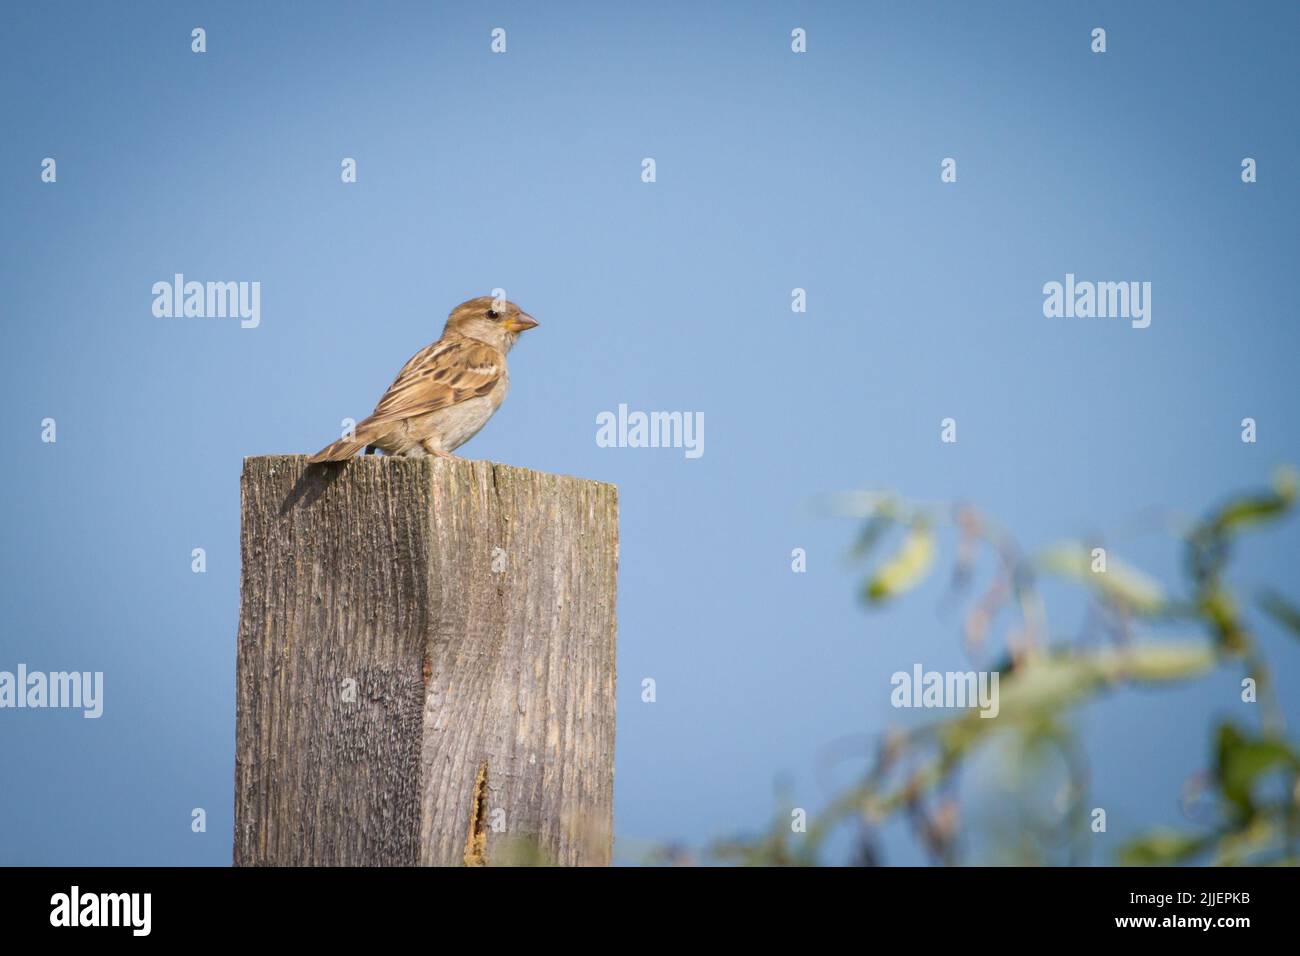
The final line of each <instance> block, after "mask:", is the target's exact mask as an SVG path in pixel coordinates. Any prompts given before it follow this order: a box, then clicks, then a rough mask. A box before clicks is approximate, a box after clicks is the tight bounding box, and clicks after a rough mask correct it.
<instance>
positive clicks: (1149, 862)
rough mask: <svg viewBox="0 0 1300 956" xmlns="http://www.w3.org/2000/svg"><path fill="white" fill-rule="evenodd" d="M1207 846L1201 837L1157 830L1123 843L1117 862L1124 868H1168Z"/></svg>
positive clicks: (1204, 839) (1174, 831)
mask: <svg viewBox="0 0 1300 956" xmlns="http://www.w3.org/2000/svg"><path fill="white" fill-rule="evenodd" d="M1207 845H1208V840H1207V839H1206V838H1205V837H1203V836H1197V835H1196V834H1193V833H1182V832H1180V831H1178V830H1168V829H1158V830H1153V831H1151V832H1150V833H1148V834H1147V835H1146V836H1142V837H1138V838H1137V839H1134V840H1130V841H1129V842H1127V843H1125V844H1124V845H1123V846H1122V847H1120V851H1119V860H1120V862H1121V863H1122V864H1124V865H1125V866H1169V865H1171V864H1174V863H1181V862H1183V861H1185V860H1188V859H1190V858H1191V857H1193V856H1195V855H1196V854H1197V853H1199V852H1200V851H1201V850H1202V849H1204V848H1205V847H1206V846H1207Z"/></svg>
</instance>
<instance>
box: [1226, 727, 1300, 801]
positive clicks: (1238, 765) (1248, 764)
mask: <svg viewBox="0 0 1300 956" xmlns="http://www.w3.org/2000/svg"><path fill="white" fill-rule="evenodd" d="M1278 767H1289V768H1291V769H1292V770H1296V769H1300V759H1297V757H1296V755H1295V754H1293V753H1292V752H1291V750H1290V748H1289V747H1287V745H1286V742H1285V741H1283V740H1279V739H1277V738H1275V737H1247V736H1246V735H1245V734H1243V733H1242V732H1241V731H1240V730H1238V729H1237V728H1236V727H1234V726H1233V725H1232V724H1221V725H1220V726H1219V732H1218V736H1217V739H1216V741H1215V755H1214V776H1215V779H1216V780H1217V781H1218V784H1219V790H1220V791H1221V792H1222V793H1223V796H1224V799H1225V800H1227V801H1228V803H1229V804H1230V805H1231V807H1232V809H1233V812H1234V813H1235V814H1236V816H1237V817H1238V819H1241V820H1248V819H1250V817H1252V816H1253V815H1254V813H1255V803H1254V789H1255V784H1256V782H1257V781H1258V780H1259V779H1260V777H1262V776H1263V775H1264V774H1266V773H1267V772H1268V771H1270V770H1273V769H1276V768H1278Z"/></svg>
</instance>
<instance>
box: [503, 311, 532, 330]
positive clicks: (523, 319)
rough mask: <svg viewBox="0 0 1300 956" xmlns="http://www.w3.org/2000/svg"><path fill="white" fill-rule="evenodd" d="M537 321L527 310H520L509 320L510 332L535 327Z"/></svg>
mask: <svg viewBox="0 0 1300 956" xmlns="http://www.w3.org/2000/svg"><path fill="white" fill-rule="evenodd" d="M537 325H538V322H537V320H536V319H534V318H533V317H532V316H531V315H529V314H528V313H527V312H520V313H519V314H518V315H517V316H515V317H514V318H513V319H511V320H510V322H509V327H510V331H511V332H524V331H526V330H528V329H535V328H537Z"/></svg>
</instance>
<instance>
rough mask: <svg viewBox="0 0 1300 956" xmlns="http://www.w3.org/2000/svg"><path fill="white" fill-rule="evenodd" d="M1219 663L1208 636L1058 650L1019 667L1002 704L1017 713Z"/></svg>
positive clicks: (1192, 674) (1171, 677) (1182, 675)
mask: <svg viewBox="0 0 1300 956" xmlns="http://www.w3.org/2000/svg"><path fill="white" fill-rule="evenodd" d="M1214 663H1215V656H1214V649H1213V648H1212V647H1211V646H1210V645H1208V644H1206V643H1205V642H1204V641H1158V642H1157V641H1152V642H1150V643H1146V644H1132V645H1129V646H1127V647H1123V648H1118V649H1115V648H1107V649H1105V650H1101V651H1095V652H1092V653H1089V654H1058V655H1053V656H1051V657H1047V658H1042V659H1038V660H1034V661H1033V662H1031V663H1029V664H1026V665H1023V666H1021V667H1019V668H1017V669H1016V671H1015V675H1014V676H1013V677H1012V678H1010V679H1009V680H1007V681H1006V684H1005V687H1004V689H1003V691H1002V694H1001V697H1002V702H1003V703H1002V706H1003V710H1004V711H1009V712H1010V713H1012V714H1013V715H1014V714H1015V713H1016V712H1018V711H1020V710H1022V709H1025V710H1038V709H1043V708H1051V709H1060V708H1061V707H1063V706H1065V705H1067V704H1069V703H1072V702H1074V701H1075V700H1077V699H1078V698H1080V697H1083V696H1085V695H1086V694H1088V693H1090V692H1091V691H1093V690H1095V689H1096V688H1098V687H1099V686H1102V685H1106V684H1113V683H1117V682H1120V681H1176V680H1187V679H1189V678H1192V677H1196V676H1197V675H1199V674H1203V673H1205V672H1206V671H1208V670H1210V669H1211V668H1212V667H1213V666H1214Z"/></svg>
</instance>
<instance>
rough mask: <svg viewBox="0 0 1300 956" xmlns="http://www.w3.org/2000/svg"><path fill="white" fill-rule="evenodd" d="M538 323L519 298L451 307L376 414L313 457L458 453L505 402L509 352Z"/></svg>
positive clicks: (314, 459) (445, 455)
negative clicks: (437, 334) (437, 332)
mask: <svg viewBox="0 0 1300 956" xmlns="http://www.w3.org/2000/svg"><path fill="white" fill-rule="evenodd" d="M536 327H537V321H536V320H535V319H534V318H533V317H532V316H531V315H529V314H528V313H526V312H524V311H523V310H522V309H520V308H519V306H517V305H515V304H514V303H513V302H504V303H503V302H500V301H498V300H495V299H493V298H492V297H491V296H486V295H483V296H479V297H478V298H477V299H470V300H469V301H468V302H462V303H461V304H460V305H458V306H456V308H454V309H452V310H451V315H450V316H448V317H447V326H446V328H444V329H443V330H442V338H440V339H438V341H436V342H434V343H433V344H432V345H428V346H425V347H424V348H422V349H421V350H420V351H418V352H416V353H415V354H414V355H413V356H411V358H410V361H408V362H407V363H406V364H405V365H403V366H402V370H401V371H400V372H398V373H397V378H396V379H394V380H393V384H392V385H390V386H388V391H386V392H385V393H384V397H383V398H381V399H380V400H379V404H378V405H376V406H375V410H374V412H372V413H371V415H370V417H369V418H367V419H365V420H364V421H362V422H360V423H358V424H357V427H356V429H355V431H354V432H353V434H352V437H350V438H340V439H339V440H338V441H336V442H334V443H333V444H331V445H328V446H326V447H325V448H322V449H321V450H320V451H318V452H317V453H316V454H314V455H312V456H311V458H309V459H308V461H311V462H321V461H345V460H347V459H348V458H351V457H352V456H353V455H355V454H356V453H357V452H359V451H360V450H361V449H363V448H365V449H367V450H368V451H369V450H372V449H374V448H378V449H380V450H381V451H383V452H384V454H386V455H406V456H408V457H413V458H420V457H423V456H424V455H426V454H427V455H438V456H439V457H441V458H455V457H456V456H455V455H453V454H452V451H454V450H455V449H456V448H458V447H460V446H461V445H463V444H465V442H467V441H469V440H470V439H471V438H473V437H474V436H475V435H476V434H478V431H479V429H480V428H482V427H483V426H484V425H486V424H487V420H488V419H489V418H491V417H492V415H493V413H494V412H495V411H496V410H497V409H498V408H500V407H501V403H502V402H503V401H504V400H505V397H506V390H507V389H508V388H509V387H510V376H509V374H508V373H507V371H506V353H507V352H509V351H510V348H511V346H513V345H514V344H515V339H517V338H518V337H519V333H520V332H523V331H525V330H526V329H532V328H536Z"/></svg>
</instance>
